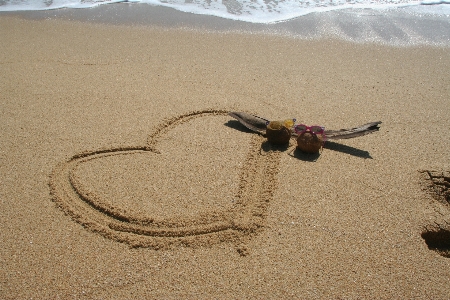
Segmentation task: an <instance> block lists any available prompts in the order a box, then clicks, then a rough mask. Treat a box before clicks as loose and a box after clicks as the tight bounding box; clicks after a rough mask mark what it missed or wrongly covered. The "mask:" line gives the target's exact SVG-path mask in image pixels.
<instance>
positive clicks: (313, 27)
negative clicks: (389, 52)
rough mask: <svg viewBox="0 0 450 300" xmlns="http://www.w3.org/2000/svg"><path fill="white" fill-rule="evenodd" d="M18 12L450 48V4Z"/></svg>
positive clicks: (230, 1) (24, 4)
mask: <svg viewBox="0 0 450 300" xmlns="http://www.w3.org/2000/svg"><path fill="white" fill-rule="evenodd" d="M80 11H83V13H82V14H80V13H79V12H80ZM11 12H16V13H18V12H35V13H34V14H33V15H34V16H39V15H41V16H45V17H46V18H49V17H69V18H70V19H83V18H87V19H89V20H91V21H99V22H113V23H118V22H119V23H120V22H123V21H124V20H126V21H127V22H129V23H136V24H143V23H154V24H157V25H163V26H174V27H200V28H202V29H209V30H228V31H233V30H239V31H251V32H263V33H265V34H278V35H280V34H281V35H289V36H292V37H298V38H307V39H311V38H324V37H325V38H327V37H338V38H340V39H344V40H349V41H353V42H356V43H382V44H389V45H395V46H417V45H431V46H443V47H450V0H424V1H415V0H128V1H126V0H0V16H1V15H2V13H3V14H5V13H6V14H7V13H11ZM36 12H38V13H36Z"/></svg>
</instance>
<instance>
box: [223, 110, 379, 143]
mask: <svg viewBox="0 0 450 300" xmlns="http://www.w3.org/2000/svg"><path fill="white" fill-rule="evenodd" d="M228 114H229V115H230V116H231V117H233V118H235V119H236V120H238V121H239V122H240V123H241V124H242V125H244V126H245V127H247V128H248V129H250V130H253V131H255V132H259V133H265V131H266V127H267V122H269V120H267V119H264V118H261V117H258V116H255V115H251V114H248V113H244V112H230V113H228ZM380 124H381V121H377V122H371V123H367V124H364V125H361V126H358V127H354V128H350V129H340V130H325V136H326V137H327V139H329V140H338V139H351V138H355V137H358V136H363V135H366V134H369V133H373V132H376V131H378V130H380V127H379V125H380ZM291 130H292V129H291ZM292 135H293V136H297V134H296V133H295V132H294V131H293V132H292Z"/></svg>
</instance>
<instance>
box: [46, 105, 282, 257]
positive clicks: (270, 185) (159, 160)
mask: <svg viewBox="0 0 450 300" xmlns="http://www.w3.org/2000/svg"><path fill="white" fill-rule="evenodd" d="M226 115H227V111H219V110H205V111H197V112H193V113H189V114H185V115H181V116H178V117H175V118H172V119H170V120H167V121H165V122H163V123H162V124H160V125H159V126H157V127H156V129H155V130H154V132H153V133H152V134H151V135H150V136H149V138H148V141H147V144H146V145H143V146H142V145H141V146H129V147H122V148H110V149H100V150H97V151H90V152H84V153H81V154H77V155H75V156H73V157H72V158H71V159H69V160H68V161H66V162H63V163H61V164H59V165H58V166H57V167H56V168H55V170H54V171H53V173H52V176H51V181H50V187H51V193H52V196H53V200H54V201H55V202H56V203H57V204H58V205H59V206H60V207H61V208H62V209H63V210H64V212H66V213H67V214H68V215H70V216H71V217H72V218H73V219H74V220H76V221H77V222H79V223H81V224H82V225H83V226H84V227H86V228H88V229H90V230H92V231H95V232H98V233H100V234H102V235H103V236H105V237H108V238H111V239H113V240H116V241H120V242H125V243H128V244H130V245H131V246H133V247H150V248H155V249H159V248H167V247H170V246H173V245H191V246H195V245H210V244H214V243H217V242H222V241H233V242H237V243H242V240H243V239H245V238H247V237H249V236H251V235H252V234H253V233H255V232H256V231H257V230H258V228H260V227H262V226H263V225H264V219H265V216H266V210H267V205H268V203H269V202H270V200H271V199H272V196H273V191H274V190H275V188H276V186H275V185H276V180H275V176H276V173H277V172H278V163H279V156H278V153H276V152H273V153H269V154H268V155H260V147H261V142H262V137H260V136H257V135H248V134H246V133H243V132H240V131H237V130H233V129H232V128H228V127H226V126H223V124H224V123H225V122H226V121H227V117H226Z"/></svg>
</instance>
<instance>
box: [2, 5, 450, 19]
mask: <svg viewBox="0 0 450 300" xmlns="http://www.w3.org/2000/svg"><path fill="white" fill-rule="evenodd" d="M119 2H136V3H146V4H150V5H155V6H165V7H171V8H173V9H176V10H179V11H183V12H189V13H194V14H203V15H212V16H217V17H222V18H226V19H231V20H239V21H246V22H252V23H276V22H281V21H285V20H289V19H293V18H296V17H299V16H303V15H306V14H309V13H313V12H326V11H331V10H336V9H348V8H358V9H361V8H372V9H386V8H392V7H404V6H421V5H432V4H434V5H435V4H450V0H444V1H429V0H425V1H416V0H0V11H23V10H50V9H61V8H91V7H95V6H98V5H103V4H111V3H119ZM437 6H443V5H437ZM444 6H445V9H442V8H440V9H437V10H436V13H437V14H448V15H450V6H448V5H444ZM428 11H429V10H428Z"/></svg>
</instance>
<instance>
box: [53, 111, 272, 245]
mask: <svg viewBox="0 0 450 300" xmlns="http://www.w3.org/2000/svg"><path fill="white" fill-rule="evenodd" d="M227 114H228V111H224V110H203V111H195V112H191V113H187V114H184V115H180V116H177V117H174V118H172V119H169V120H166V121H164V122H162V123H161V124H160V125H158V126H157V127H156V128H155V130H154V132H153V133H152V134H151V135H150V136H149V138H148V140H147V144H146V145H145V146H130V147H122V148H106V149H100V150H96V151H90V152H83V153H80V154H77V155H74V156H73V157H72V158H70V159H69V160H68V161H66V162H62V163H60V164H59V165H58V166H57V167H56V168H55V169H54V171H53V173H52V175H51V179H50V183H49V185H50V189H51V195H52V199H53V201H54V202H55V203H56V204H57V205H58V206H59V207H60V208H61V209H62V210H63V211H64V212H65V213H66V214H68V215H69V216H71V217H72V218H73V219H74V220H75V221H77V222H78V223H80V224H81V225H83V226H84V227H85V228H87V229H89V230H91V231H94V232H97V233H100V234H101V235H103V236H104V237H107V238H110V239H113V240H115V241H119V242H123V243H127V244H129V245H130V246H132V247H149V248H154V249H160V248H168V247H171V246H174V245H186V246H197V245H199V246H204V245H212V244H215V243H218V242H226V241H228V242H234V243H237V244H242V243H243V241H244V240H245V239H247V238H249V237H250V236H251V235H252V234H254V233H256V232H257V231H258V229H259V228H261V227H263V226H264V221H265V218H266V211H267V205H268V204H269V203H270V201H271V200H272V198H273V192H274V190H275V189H276V184H277V183H276V175H277V173H278V165H279V153H277V152H271V153H269V154H266V155H260V147H261V143H262V141H263V138H262V137H261V136H258V135H254V136H252V138H251V142H250V149H249V151H248V154H247V156H246V158H245V161H244V163H243V164H242V167H241V170H240V176H239V180H240V181H239V188H238V192H237V194H236V195H235V201H234V204H233V207H232V209H231V210H224V211H222V212H219V213H217V212H215V213H214V214H211V215H208V214H207V213H206V214H202V215H200V216H199V217H198V218H193V219H192V218H191V219H190V220H189V222H186V220H180V222H178V223H177V222H175V223H174V222H172V221H171V222H165V220H155V219H153V218H151V217H148V216H142V217H139V216H131V215H129V214H127V212H126V211H124V210H121V209H120V208H119V209H118V208H117V207H113V206H110V205H108V203H105V201H102V199H100V198H99V197H98V196H97V195H96V194H95V192H92V191H90V190H88V189H85V188H84V186H83V184H82V182H80V180H79V178H77V176H74V174H75V170H76V169H77V167H78V166H79V165H81V164H83V163H86V162H88V161H92V160H97V159H102V158H105V157H111V156H117V155H135V154H142V153H149V154H155V155H156V154H157V153H159V151H158V149H157V146H158V143H159V141H160V139H161V137H163V136H164V135H165V134H166V133H167V132H168V131H169V130H172V129H174V128H175V127H176V126H178V125H180V124H183V123H186V122H189V121H191V120H193V119H196V118H200V117H204V116H211V115H227ZM186 223H188V224H186Z"/></svg>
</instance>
